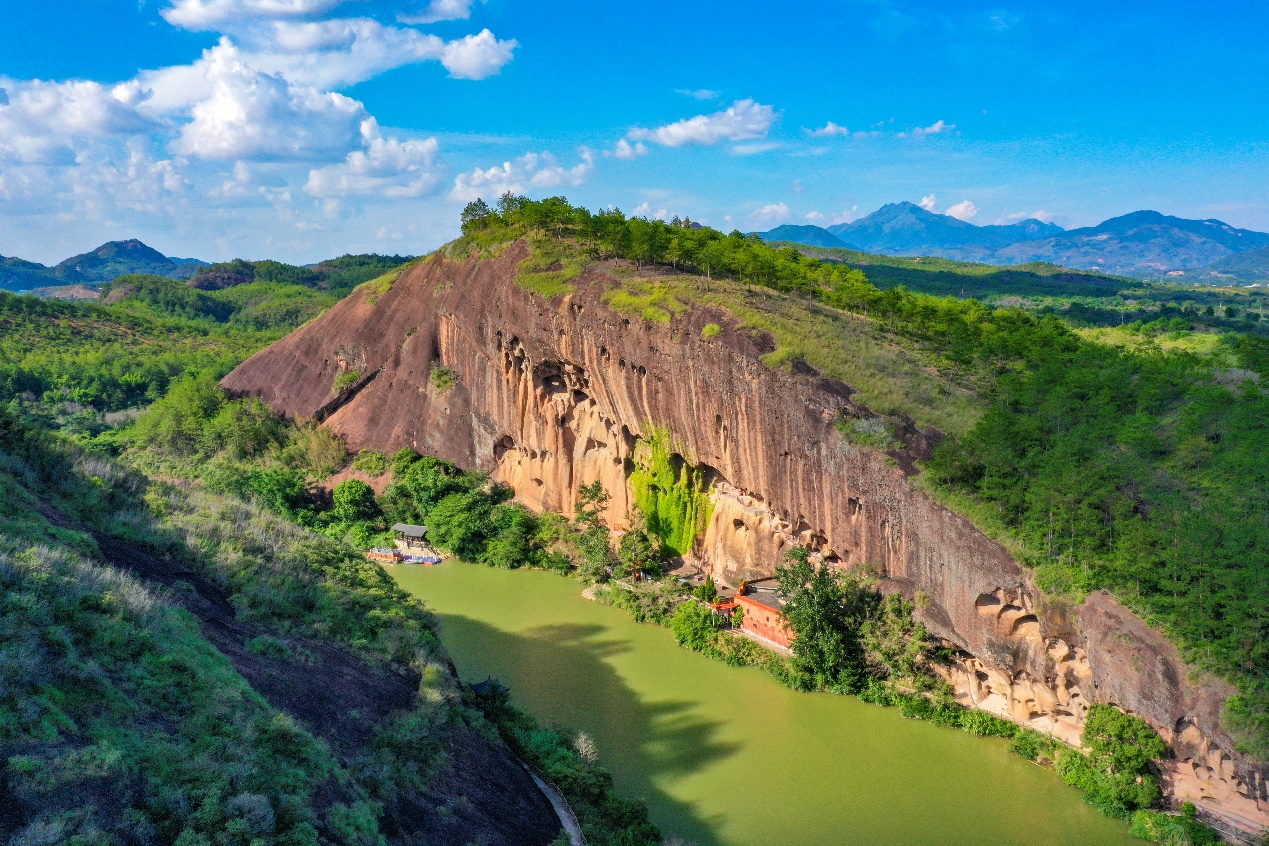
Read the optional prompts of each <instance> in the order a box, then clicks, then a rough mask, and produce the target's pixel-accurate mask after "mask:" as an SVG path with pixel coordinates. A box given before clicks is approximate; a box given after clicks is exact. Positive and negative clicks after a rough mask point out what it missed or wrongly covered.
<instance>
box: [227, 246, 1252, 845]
mask: <svg viewBox="0 0 1269 846" xmlns="http://www.w3.org/2000/svg"><path fill="white" fill-rule="evenodd" d="M526 254H527V252H526V250H525V248H524V247H522V246H519V245H517V246H514V247H512V248H510V249H508V250H507V251H506V252H504V253H503V254H502V255H501V256H500V257H498V258H496V259H488V260H484V261H479V262H477V261H474V260H472V261H467V262H462V263H456V262H452V261H449V260H446V259H444V258H441V257H434V258H431V259H429V260H427V261H425V262H422V263H420V264H417V265H415V266H412V267H410V268H408V269H407V270H406V271H404V272H403V273H402V274H401V276H400V277H399V278H398V279H397V280H396V282H395V283H394V284H393V285H392V287H391V289H390V290H388V291H386V292H383V293H375V292H374V291H373V290H371V289H369V288H363V289H361V290H359V291H358V292H356V293H354V294H353V295H352V296H351V297H349V298H348V299H346V300H344V301H343V302H341V303H339V304H338V305H336V306H335V307H334V308H333V309H331V310H330V311H329V312H327V313H326V314H325V315H323V316H322V317H320V318H318V319H317V320H315V321H314V322H313V323H311V324H309V325H308V326H306V327H304V328H303V329H301V330H299V331H297V332H295V333H294V334H292V335H291V336H289V337H287V338H285V339H283V340H281V341H279V342H278V343H276V344H274V345H273V346H271V347H269V348H268V349H267V350H264V351H263V352H261V353H259V354H257V355H256V356H254V357H252V358H251V359H250V360H249V361H247V362H245V363H244V364H243V365H242V366H241V367H239V368H238V369H237V370H235V371H234V372H233V373H231V374H230V375H229V376H228V377H226V379H225V381H224V385H225V387H226V388H227V389H229V390H231V391H234V392H239V393H249V394H253V395H256V396H258V397H260V398H261V399H262V400H263V401H264V402H266V403H267V404H269V405H270V406H272V407H273V408H275V409H277V410H279V411H282V412H285V413H287V414H290V415H292V416H295V417H300V418H317V419H320V420H323V421H324V425H326V426H329V427H330V428H332V429H333V430H334V431H336V432H338V433H339V434H340V435H342V436H343V437H344V438H346V440H347V441H348V443H349V446H350V447H351V448H353V449H365V448H375V449H380V450H384V451H387V452H392V451H395V450H397V449H400V448H401V447H403V446H411V447H413V448H415V449H416V450H419V451H420V452H427V453H432V454H436V455H440V456H443V457H445V458H448V459H451V460H453V461H455V462H457V463H459V464H461V465H463V466H467V467H478V468H481V469H484V470H487V471H489V472H491V473H493V474H494V476H495V477H496V478H498V479H500V480H502V481H504V482H506V483H507V484H509V485H511V486H512V487H513V488H514V489H515V491H516V494H517V496H518V497H519V498H520V500H522V501H523V502H525V503H526V504H527V505H529V506H531V507H533V508H537V509H552V510H559V511H565V512H567V511H569V510H570V509H571V504H572V502H573V498H574V495H575V493H576V491H577V488H578V487H579V486H580V485H583V484H587V483H590V482H593V481H596V480H599V481H601V482H603V484H604V486H605V487H606V488H607V489H608V490H609V491H610V492H611V493H612V504H611V506H610V518H611V519H612V522H614V523H620V521H621V518H622V517H623V516H624V515H625V514H626V512H627V510H628V502H627V487H626V476H627V475H628V473H629V471H630V468H631V466H632V464H631V462H632V459H633V457H634V449H635V443H636V439H637V438H638V437H640V436H642V435H646V434H648V432H647V430H648V427H649V426H650V425H654V426H658V427H664V428H667V429H669V430H670V431H671V432H672V433H673V435H674V438H675V441H676V444H677V447H678V449H679V450H680V451H681V452H682V453H683V455H684V456H685V457H686V458H687V459H688V460H690V461H692V462H693V463H697V464H701V465H707V466H708V467H709V468H711V469H712V472H713V476H712V481H713V493H712V495H713V498H714V509H713V513H712V517H711V520H710V524H709V526H708V528H707V529H706V531H705V533H704V536H703V538H702V539H701V540H700V541H699V542H698V546H697V549H696V552H695V557H697V558H698V559H699V560H700V562H701V563H702V564H704V565H706V566H708V567H710V568H711V569H712V570H713V571H714V573H715V574H716V576H717V577H718V578H720V579H722V580H724V581H729V582H732V583H735V582H737V581H739V579H741V578H744V577H755V576H760V575H761V576H765V575H770V574H771V572H772V571H773V569H774V567H775V565H776V564H777V562H778V561H779V560H780V557H781V554H782V552H783V550H785V549H787V548H788V546H789V545H791V544H793V543H805V544H808V545H810V546H811V547H812V548H814V549H816V550H817V551H818V552H819V553H820V554H821V555H822V556H823V558H824V559H825V560H827V561H830V562H840V563H841V564H843V565H845V566H856V565H861V566H862V565H868V566H869V567H870V568H872V569H874V570H875V571H877V572H879V573H881V574H882V575H883V577H884V580H885V581H884V582H883V585H884V587H885V589H887V590H899V591H903V592H905V593H907V594H909V595H912V596H916V595H917V594H918V592H920V594H921V596H920V602H919V604H920V605H921V606H923V607H922V610H921V611H920V612H919V613H920V614H921V616H922V618H923V619H924V621H925V623H926V625H927V626H928V627H929V628H930V630H931V631H932V632H933V633H935V634H936V635H938V636H940V637H942V638H944V639H945V640H947V641H948V642H949V643H951V644H954V645H955V646H956V647H957V648H958V649H959V650H960V654H961V656H962V660H961V662H960V664H959V666H958V667H957V668H956V669H955V671H954V672H953V673H952V681H953V682H954V684H955V685H956V688H957V691H958V694H959V695H960V697H961V699H962V701H964V702H965V703H966V704H970V705H974V706H977V707H980V708H984V709H986V710H990V711H993V712H995V713H998V714H1002V715H1005V716H1008V717H1009V718H1011V719H1013V720H1015V721H1017V722H1020V723H1024V724H1027V725H1031V726H1033V727H1035V728H1037V729H1039V730H1041V731H1045V732H1051V733H1053V734H1055V735H1057V736H1058V737H1060V738H1062V739H1063V740H1066V741H1068V742H1078V737H1079V733H1080V730H1081V727H1082V723H1083V718H1084V714H1085V712H1086V711H1087V709H1088V706H1089V704H1090V703H1094V702H1109V703H1113V704H1115V705H1118V706H1120V707H1122V708H1124V709H1126V710H1128V711H1131V712H1133V713H1135V714H1138V715H1140V716H1141V717H1143V718H1145V719H1146V720H1148V721H1149V722H1150V723H1151V724H1152V725H1153V726H1155V727H1156V728H1157V729H1158V730H1159V731H1160V733H1161V734H1162V735H1163V736H1164V737H1165V739H1168V740H1169V741H1170V742H1171V743H1172V746H1173V750H1174V752H1175V754H1176V759H1175V760H1174V761H1172V762H1169V767H1170V770H1171V772H1170V773H1169V774H1168V776H1169V778H1170V780H1171V786H1172V790H1173V792H1174V794H1175V795H1177V796H1179V797H1184V798H1190V799H1193V800H1195V801H1197V802H1199V803H1201V804H1202V805H1203V806H1205V807H1207V808H1208V809H1210V810H1212V811H1213V812H1217V813H1220V814H1222V815H1225V816H1227V817H1228V818H1231V819H1234V818H1238V819H1243V820H1246V821H1248V822H1250V823H1255V824H1258V825H1260V826H1267V827H1269V791H1267V789H1266V784H1265V780H1264V777H1265V775H1266V773H1265V772H1264V771H1263V770H1260V769H1258V768H1257V767H1256V766H1255V765H1254V764H1253V762H1250V761H1247V760H1244V759H1242V758H1241V757H1240V756H1239V755H1237V754H1236V753H1234V752H1233V751H1232V750H1233V744H1232V742H1231V741H1230V739H1229V738H1228V736H1227V735H1226V734H1225V733H1224V732H1223V730H1222V729H1221V728H1220V724H1219V713H1220V707H1221V704H1222V703H1223V701H1224V699H1225V698H1226V697H1227V696H1228V695H1229V693H1231V692H1232V691H1231V690H1230V689H1229V688H1228V686H1227V685H1224V684H1223V683H1220V682H1216V681H1211V680H1206V681H1203V682H1197V681H1194V680H1192V679H1191V678H1190V670H1189V669H1188V668H1187V667H1186V666H1185V664H1184V663H1183V662H1182V661H1181V659H1180V657H1179V655H1178V653H1177V651H1176V649H1175V648H1174V647H1173V646H1172V645H1171V644H1170V643H1168V641H1167V640H1166V639H1165V638H1164V637H1163V636H1162V635H1160V634H1159V633H1158V632H1157V631H1155V630H1153V629H1151V628H1150V627H1148V626H1147V625H1145V624H1144V623H1143V622H1142V621H1141V620H1139V619H1138V618H1137V617H1135V616H1134V615H1133V614H1132V613H1131V612H1130V611H1128V610H1127V609H1125V608H1123V607H1122V606H1120V605H1119V604H1118V603H1117V602H1115V601H1114V599H1113V598H1111V597H1109V596H1107V595H1104V594H1094V595H1093V596H1091V597H1089V599H1088V600H1086V601H1085V602H1084V603H1082V604H1081V605H1079V606H1075V607H1072V606H1070V605H1068V604H1064V603H1062V602H1058V601H1052V600H1049V599H1047V598H1046V597H1044V596H1043V595H1042V594H1041V592H1040V591H1038V590H1037V589H1036V587H1035V585H1034V583H1033V581H1032V579H1031V578H1030V575H1029V573H1028V572H1027V571H1026V570H1025V569H1024V568H1022V567H1020V566H1019V565H1018V564H1017V562H1015V561H1014V559H1013V558H1012V557H1011V556H1010V555H1009V553H1008V552H1007V551H1006V550H1005V549H1004V548H1002V547H1001V546H999V545H998V544H996V543H995V542H993V541H992V540H990V539H989V538H987V537H986V536H985V535H983V534H982V533H981V532H979V531H978V530H976V529H975V528H974V526H973V525H972V524H970V523H969V522H968V521H967V520H965V519H963V518H961V517H959V516H957V515H956V514H953V513H952V512H950V511H948V510H947V509H945V508H942V507H940V506H939V505H937V504H936V503H935V502H933V501H932V500H931V499H930V498H929V497H928V496H926V495H925V494H923V493H920V492H918V491H915V490H913V489H912V487H911V486H910V484H909V479H908V477H907V476H905V475H904V473H903V471H902V470H900V469H898V468H896V467H893V466H889V465H888V464H887V463H886V462H885V461H884V460H883V459H882V458H881V457H879V456H877V455H875V454H872V453H870V452H867V451H861V450H859V449H857V448H855V447H853V446H851V445H849V444H847V443H845V442H844V441H843V440H842V438H841V437H840V436H838V434H837V433H836V431H835V429H834V425H833V424H834V421H835V419H836V417H837V415H838V412H839V410H840V409H842V408H845V407H849V406H850V405H851V404H850V399H849V397H850V389H849V388H848V387H847V386H846V385H843V384H841V383H840V382H834V381H832V380H825V379H819V378H817V377H815V376H807V375H800V376H799V375H795V374H792V373H789V372H785V371H778V370H773V369H771V368H768V367H766V366H764V365H763V364H762V363H761V362H760V361H759V355H760V354H761V353H762V352H765V351H767V350H768V349H769V347H768V346H764V340H763V339H762V338H761V337H755V336H754V335H753V334H751V333H750V332H747V331H743V330H740V329H739V328H737V327H736V326H735V324H734V323H733V322H731V321H730V320H729V319H728V318H727V316H726V315H725V314H724V313H721V312H719V311H716V310H709V309H706V308H703V307H700V306H696V307H693V308H691V309H690V310H689V311H688V312H687V313H685V314H684V315H682V316H680V317H676V318H675V319H674V320H673V321H672V322H671V324H670V325H668V326H664V325H659V324H655V323H650V322H647V321H644V320H642V319H639V318H625V317H622V316H621V315H618V314H615V313H613V312H612V311H611V310H610V309H608V308H607V307H606V306H605V305H604V304H603V303H602V302H601V300H600V296H601V294H602V292H603V290H604V287H605V285H606V284H609V285H610V284H613V283H612V280H609V279H606V277H603V276H602V275H600V274H598V273H597V272H593V271H592V272H588V273H587V274H586V275H585V276H583V277H582V278H581V279H580V280H576V286H577V293H575V294H572V295H570V296H568V297H564V298H561V299H559V300H556V301H554V302H546V301H544V300H543V299H542V298H541V297H537V296H532V295H530V294H529V293H528V292H527V291H525V290H523V289H521V288H520V287H518V286H517V285H515V284H514V282H513V279H514V277H515V266H516V264H517V262H519V261H520V260H521V259H523V258H524V257H525V255H526ZM711 322H714V323H719V324H721V325H722V326H723V332H722V333H721V334H720V335H718V336H717V337H715V338H712V339H708V340H707V339H704V338H702V333H701V330H702V328H703V327H704V325H705V324H707V323H711ZM442 366H443V367H445V368H447V369H449V370H451V371H453V372H454V373H456V374H457V376H458V381H457V383H456V384H455V385H454V386H453V387H451V388H449V389H448V390H445V391H439V390H437V388H435V387H434V386H433V384H432V381H431V379H430V378H429V377H430V374H431V372H432V370H433V368H436V367H442ZM348 370H355V371H357V372H359V373H360V374H361V376H360V378H359V379H358V380H357V381H356V382H355V383H353V384H352V385H351V386H350V387H349V388H347V389H346V390H344V391H343V392H342V393H341V394H339V395H336V394H335V393H334V392H333V390H332V386H333V384H334V381H335V377H336V375H337V374H338V373H340V372H341V371H348ZM918 439H919V437H918Z"/></svg>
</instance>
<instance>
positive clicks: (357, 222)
mask: <svg viewBox="0 0 1269 846" xmlns="http://www.w3.org/2000/svg"><path fill="white" fill-rule="evenodd" d="M484 1H485V0H479V2H484ZM477 2H478V0H392V2H391V3H389V2H385V0H162V2H160V3H157V4H155V5H157V6H158V7H159V8H160V11H161V13H162V16H163V18H164V19H166V20H167V22H168V23H170V24H172V25H173V26H177V27H181V28H183V29H186V30H191V31H201V32H208V33H213V34H215V35H219V40H218V41H217V42H216V43H215V44H214V46H212V47H210V48H208V49H206V50H205V51H204V52H203V54H202V55H201V57H199V58H197V59H195V60H194V61H192V62H188V63H186V64H182V65H174V66H168V67H159V68H154V69H150V70H145V71H140V72H138V74H137V75H136V76H135V77H134V78H133V79H131V80H129V81H125V82H123V83H120V84H117V85H116V84H105V83H102V82H100V81H93V80H82V79H81V80H70V81H63V82H43V81H39V80H13V79H10V78H7V77H4V76H3V75H0V238H2V239H3V240H5V242H6V243H9V244H10V245H11V246H10V247H9V248H8V249H13V248H16V249H18V250H21V251H22V252H18V254H19V255H24V256H25V255H29V254H34V253H39V252H41V251H47V252H45V253H44V255H42V256H34V255H33V256H32V257H37V258H41V259H44V260H47V259H49V258H52V257H54V256H57V253H62V256H57V258H59V259H60V258H61V257H64V255H66V254H69V252H64V250H66V249H69V251H70V252H78V251H81V250H82V249H83V247H84V246H85V245H84V244H81V243H79V241H80V240H81V239H89V240H91V239H95V238H98V237H99V236H108V237H118V232H119V230H120V229H121V228H124V229H126V230H128V231H131V232H136V233H137V234H138V235H141V236H143V237H147V238H148V237H153V233H156V232H166V233H171V234H174V235H177V236H178V237H179V239H181V240H182V241H183V243H184V247H182V248H181V249H184V250H185V251H186V252H185V253H184V254H191V255H201V254H208V253H214V254H215V255H210V254H209V255H208V257H209V258H211V257H220V258H224V257H230V256H232V255H234V254H235V253H237V254H242V252H243V251H246V250H249V249H250V250H254V251H269V252H271V253H273V254H276V255H285V254H288V251H290V252H289V255H291V256H295V257H297V258H298V257H300V256H302V255H307V256H313V255H315V254H316V255H320V254H321V253H322V252H325V250H326V249H327V248H328V245H327V244H326V243H325V242H324V241H323V240H322V238H328V237H329V235H325V236H319V235H317V234H316V233H318V232H319V231H320V229H321V228H322V227H325V229H326V232H327V233H329V232H331V231H336V228H337V227H338V230H337V231H340V232H341V233H344V232H346V231H347V232H352V231H354V229H351V228H349V227H354V228H356V227H359V231H361V232H363V233H369V234H373V233H374V232H375V231H376V230H377V229H378V228H380V227H382V226H385V225H390V227H391V228H392V229H393V231H405V230H404V229H403V228H401V227H398V226H397V223H398V221H399V216H400V214H401V211H402V204H403V203H404V202H406V201H408V200H409V199H411V198H417V197H421V196H424V195H427V194H429V193H435V192H436V191H437V190H438V188H439V187H440V186H441V184H442V183H443V182H444V181H445V171H446V168H445V166H444V163H443V161H442V159H441V156H440V148H439V144H438V141H437V139H436V138H431V137H427V136H416V135H413V134H406V133H401V132H394V131H392V130H391V129H389V128H384V129H382V130H380V128H379V125H378V123H377V122H376V121H375V119H374V117H373V116H372V115H371V114H370V112H369V111H368V110H367V108H366V106H365V105H364V104H363V103H361V102H358V101H357V100H356V99H353V98H352V97H349V96H347V95H346V94H345V93H341V92H344V90H345V89H346V88H347V87H349V86H352V85H355V84H357V83H360V82H362V81H365V80H368V79H371V78H374V77H375V76H377V75H379V74H381V73H383V72H384V71H387V70H390V69H393V68H397V67H401V66H403V65H409V64H413V63H419V62H437V63H439V64H440V65H442V66H443V67H444V68H445V69H446V71H447V72H448V73H449V75H450V76H451V77H453V78H455V79H482V78H485V77H488V76H491V75H493V74H496V73H498V72H499V71H500V70H501V69H502V68H503V67H505V66H506V65H507V63H508V62H510V61H512V60H513V57H514V54H515V51H516V50H517V49H518V44H517V42H516V41H514V40H508V39H499V38H497V37H495V36H494V34H493V33H492V32H490V31H489V30H487V29H482V30H480V31H477V32H473V33H472V34H467V35H464V34H463V33H462V32H459V33H458V34H457V35H458V36H459V37H457V38H454V39H453V40H447V39H445V38H441V37H439V36H438V35H434V34H432V33H431V32H428V31H426V29H422V30H421V29H416V28H414V27H413V26H411V25H409V24H408V23H406V21H414V22H416V23H423V22H429V23H430V22H431V21H433V20H442V19H445V20H456V19H461V18H466V17H469V16H470V15H471V13H472V11H473V9H475V7H476V5H477ZM345 9H357V10H358V14H360V15H364V17H356V16H341V12H343V11H344V10H345ZM396 12H401V13H402V14H401V16H400V17H399V18H398V20H397V21H395V22H393V21H390V20H389V19H388V18H386V17H384V15H385V14H389V13H391V14H395V13H396ZM411 16H412V17H411ZM373 18H379V19H380V20H375V19H373ZM381 21H382V22H381ZM215 35H213V38H214V37H215ZM626 144H627V145H628V146H629V147H630V151H631V152H632V153H633V154H635V155H638V154H639V152H641V151H642V152H646V149H647V148H646V146H644V145H642V144H637V143H636V142H635V141H634V140H630V141H627V142H626ZM469 167H470V165H469ZM593 167H594V154H592V153H591V152H590V151H585V152H584V154H583V156H582V158H581V159H580V160H578V161H577V162H576V163H570V165H569V166H568V167H564V166H561V165H560V164H558V163H557V162H556V161H555V160H554V159H552V158H550V156H549V155H544V154H531V155H529V156H524V157H521V158H520V159H516V160H514V161H513V162H512V163H510V168H509V170H503V176H504V177H505V178H504V181H507V180H510V182H511V183H513V184H516V185H520V186H522V187H523V189H524V190H525V191H537V190H542V191H547V190H550V189H551V188H552V187H554V186H558V185H578V184H581V183H582V182H584V181H585V180H586V179H587V178H588V176H589V174H590V172H591V171H592V170H593ZM492 170H498V169H491V171H492ZM491 171H485V172H484V181H485V182H489V181H490V179H491V178H492V177H491V176H490V173H491ZM494 176H495V177H496V176H497V174H494ZM466 179H467V181H468V183H475V182H477V181H480V180H479V179H477V177H475V176H473V175H471V174H469V175H467V177H466ZM376 198H377V199H379V200H385V201H387V202H380V203H374V202H366V200H369V199H376ZM354 201H355V202H354ZM392 201H398V202H396V203H394V202H392ZM345 206H346V208H345ZM447 208H449V204H448V203H445V202H439V203H432V204H428V203H416V204H412V205H411V206H410V214H411V215H412V216H413V217H411V219H412V220H415V221H418V223H419V226H420V228H419V229H418V230H417V231H418V233H420V234H419V235H418V236H417V237H418V238H419V239H423V240H422V241H421V242H420V243H418V244H414V245H413V246H412V248H414V249H421V248H424V247H427V246H431V244H429V243H427V242H428V241H430V240H431V239H432V238H433V237H434V235H433V233H436V234H440V233H443V232H448V231H450V230H451V229H452V220H451V218H452V214H451V212H452V209H451V210H450V211H445V209H447ZM394 213H395V215H396V216H395V217H394V216H392V215H393V214H394ZM372 220H373V226H371V222H372ZM68 221H74V223H75V225H74V226H68V225H67V222H68ZM409 231H411V232H413V231H416V230H414V229H410V230H409ZM146 232H149V233H151V235H150V236H146V235H145V233H146ZM301 232H309V233H313V234H311V235H308V236H305V237H304V238H300V237H299V235H298V233H301ZM191 233H193V234H191ZM369 234H366V235H365V237H363V238H362V240H361V241H356V242H354V241H353V240H352V239H353V237H354V236H351V235H349V239H348V240H349V243H347V244H341V246H348V247H349V248H352V247H354V246H355V247H357V248H361V249H365V248H369V247H371V246H372V245H373V244H372V242H370V241H369V240H368V238H369ZM103 240H104V238H103ZM341 240H342V239H341ZM198 244H202V245H203V248H202V249H201V250H200V249H199V248H198V247H197V246H196V245H198ZM234 244H236V245H238V246H232V245H234ZM213 245H214V246H213ZM297 250H299V251H300V252H299V253H297V252H296V251H297ZM231 251H232V252H231ZM275 251H276V252H275Z"/></svg>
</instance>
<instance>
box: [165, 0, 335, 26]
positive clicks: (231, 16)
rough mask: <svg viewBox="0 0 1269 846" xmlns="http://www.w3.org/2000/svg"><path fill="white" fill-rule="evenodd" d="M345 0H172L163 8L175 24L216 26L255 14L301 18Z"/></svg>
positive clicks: (256, 15)
mask: <svg viewBox="0 0 1269 846" xmlns="http://www.w3.org/2000/svg"><path fill="white" fill-rule="evenodd" d="M343 2H344V0H172V3H171V5H169V6H168V7H167V8H165V9H162V10H160V12H159V14H161V15H162V16H163V18H164V20H166V21H167V22H168V23H170V24H172V26H179V27H181V28H182V29H190V30H196V31H199V30H209V29H210V30H215V29H218V28H221V27H223V26H224V25H226V24H232V23H235V22H240V21H249V20H251V19H253V18H267V19H277V18H299V17H308V16H311V15H317V14H321V13H323V12H328V11H330V10H331V9H333V8H335V7H336V6H338V5H340V4H341V3H343Z"/></svg>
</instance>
